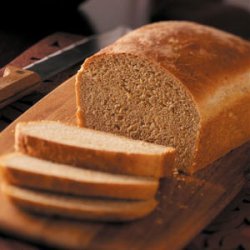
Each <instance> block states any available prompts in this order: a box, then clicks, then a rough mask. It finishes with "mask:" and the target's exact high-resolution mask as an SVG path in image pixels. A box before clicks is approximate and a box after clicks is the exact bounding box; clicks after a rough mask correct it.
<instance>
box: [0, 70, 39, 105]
mask: <svg viewBox="0 0 250 250" xmlns="http://www.w3.org/2000/svg"><path fill="white" fill-rule="evenodd" d="M40 83H41V78H40V76H39V75H38V74H37V73H35V72H33V71H30V70H26V69H21V68H18V67H14V66H7V67H6V68H5V70H4V73H3V77H0V108H3V107H4V106H6V105H8V104H10V103H12V102H14V101H16V100H18V99H20V98H21V97H23V96H25V95H27V94H30V93H31V92H33V91H34V90H35V89H36V88H37V87H38V86H39V85H40Z"/></svg>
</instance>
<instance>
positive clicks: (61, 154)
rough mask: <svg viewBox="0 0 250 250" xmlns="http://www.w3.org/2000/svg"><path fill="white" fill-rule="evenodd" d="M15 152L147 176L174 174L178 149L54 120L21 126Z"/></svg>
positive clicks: (91, 167) (17, 129) (17, 127)
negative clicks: (176, 150)
mask: <svg viewBox="0 0 250 250" xmlns="http://www.w3.org/2000/svg"><path fill="white" fill-rule="evenodd" d="M15 137H16V138H15V140H16V143H15V145H16V150H17V151H19V152H21V153H24V154H27V155H30V156H33V157H37V158H41V159H44V160H49V161H52V162H57V163H62V164H68V165H73V166H77V167H81V168H87V169H92V170H99V171H104V172H110V173H113V174H125V175H136V176H147V177H162V176H166V175H171V174H172V170H173V167H174V159H175V150H174V148H172V147H166V146H161V145H157V144H152V143H147V142H144V141H139V140H132V139H129V138H126V137H121V136H117V135H114V134H110V133H106V132H101V131H96V130H92V129H86V128H78V127H76V126H69V125H66V124H63V123H60V122H54V121H39V122H27V123H19V124H18V125H17V126H16V134H15Z"/></svg>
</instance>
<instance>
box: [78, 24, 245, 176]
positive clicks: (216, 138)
mask: <svg viewBox="0 0 250 250" xmlns="http://www.w3.org/2000/svg"><path fill="white" fill-rule="evenodd" d="M120 53H123V54H124V53H125V54H132V55H136V56H138V57H141V58H145V60H149V61H151V62H153V63H156V64H158V65H159V66H160V67H162V68H163V69H164V70H165V72H166V74H168V75H171V76H172V77H174V78H176V84H179V83H181V85H182V87H183V89H185V90H186V92H187V93H188V94H189V96H190V97H191V99H192V100H193V102H194V104H195V106H196V109H197V112H198V113H199V116H200V124H199V127H200V131H198V133H197V142H196V150H195V159H194V164H193V167H192V168H190V169H189V171H191V172H192V171H195V170H197V169H200V168H203V167H205V166H206V165H207V164H209V163H211V162H212V161H214V160H216V159H218V158H219V157H221V156H222V155H224V154H225V153H227V152H228V151H229V150H231V149H232V148H235V147H237V146H239V145H240V144H242V143H244V142H246V141H248V140H249V139H250V107H249V105H250V44H249V42H247V41H245V40H243V39H241V38H239V37H237V36H234V35H231V34H229V33H226V32H222V31H219V30H217V29H214V28H210V27H206V26H203V25H199V24H195V23H191V22H175V21H170V22H159V23H154V24H150V25H146V26H144V27H142V28H139V29H137V30H135V31H133V32H131V33H129V34H128V35H126V36H124V37H123V38H121V39H119V40H118V41H117V42H115V43H114V44H112V45H110V46H108V47H107V48H105V49H103V50H101V51H100V52H99V53H97V54H96V55H94V56H92V57H90V58H89V59H87V60H86V62H85V64H84V65H83V66H82V70H81V72H80V74H82V73H83V71H84V70H87V69H88V67H89V65H90V64H91V62H93V61H94V60H96V59H97V58H98V57H105V55H112V54H120ZM80 119H82V118H80Z"/></svg>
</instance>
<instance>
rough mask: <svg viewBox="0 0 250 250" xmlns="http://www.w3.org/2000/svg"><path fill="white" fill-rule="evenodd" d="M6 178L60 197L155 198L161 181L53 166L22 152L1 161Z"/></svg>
mask: <svg viewBox="0 0 250 250" xmlns="http://www.w3.org/2000/svg"><path fill="white" fill-rule="evenodd" d="M0 166H1V172H2V176H3V179H4V180H5V181H6V182H8V183H10V184H12V185H17V186H21V187H25V188H33V189H38V190H43V191H49V192H57V193H61V194H70V195H80V196H89V197H104V198H118V199H127V200H128V199H134V200H136V199H152V198H154V197H155V195H156V192H157V189H158V186H159V180H157V179H153V178H146V177H134V176H126V175H115V174H109V173H104V172H98V171H93V170H87V169H80V168H76V167H72V166H69V165H63V164H57V163H52V162H49V161H45V160H40V159H36V158H34V157H30V156H27V155H23V154H20V153H12V154H8V155H5V156H3V157H2V158H1V160H0Z"/></svg>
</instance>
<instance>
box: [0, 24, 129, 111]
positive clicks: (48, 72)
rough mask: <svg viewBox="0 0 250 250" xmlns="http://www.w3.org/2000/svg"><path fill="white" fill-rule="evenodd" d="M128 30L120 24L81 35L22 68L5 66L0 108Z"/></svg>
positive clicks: (0, 86) (0, 81) (1, 85)
mask: <svg viewBox="0 0 250 250" xmlns="http://www.w3.org/2000/svg"><path fill="white" fill-rule="evenodd" d="M129 31H130V28H128V27H122V26H121V27H117V28H115V29H113V30H111V31H108V32H106V33H103V34H98V35H93V36H90V37H87V38H84V39H82V40H80V41H78V42H75V43H73V44H71V45H69V46H67V47H66V48H63V49H61V50H58V51H57V52H55V53H52V54H51V55H49V56H47V57H45V58H43V59H41V60H38V61H36V62H35V63H32V64H30V65H28V66H26V67H24V68H23V69H22V68H18V67H14V66H7V67H6V68H5V70H4V73H3V77H0V108H3V107H4V106H6V105H8V104H10V103H12V102H14V101H16V100H18V99H20V98H21V97H23V96H25V95H27V94H30V93H31V92H33V91H34V90H35V89H37V88H38V87H39V86H40V84H41V82H42V81H44V80H47V79H49V78H51V77H53V76H55V75H56V74H58V73H60V72H62V71H64V70H66V69H68V68H70V67H72V66H74V65H76V64H78V63H81V62H83V61H84V59H86V58H87V57H89V56H90V55H92V54H94V53H95V52H97V51H98V50H100V49H101V48H103V47H105V46H107V45H109V44H111V43H112V42H114V41H115V40H117V39H118V38H119V37H121V36H123V35H124V34H126V33H128V32H129Z"/></svg>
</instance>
